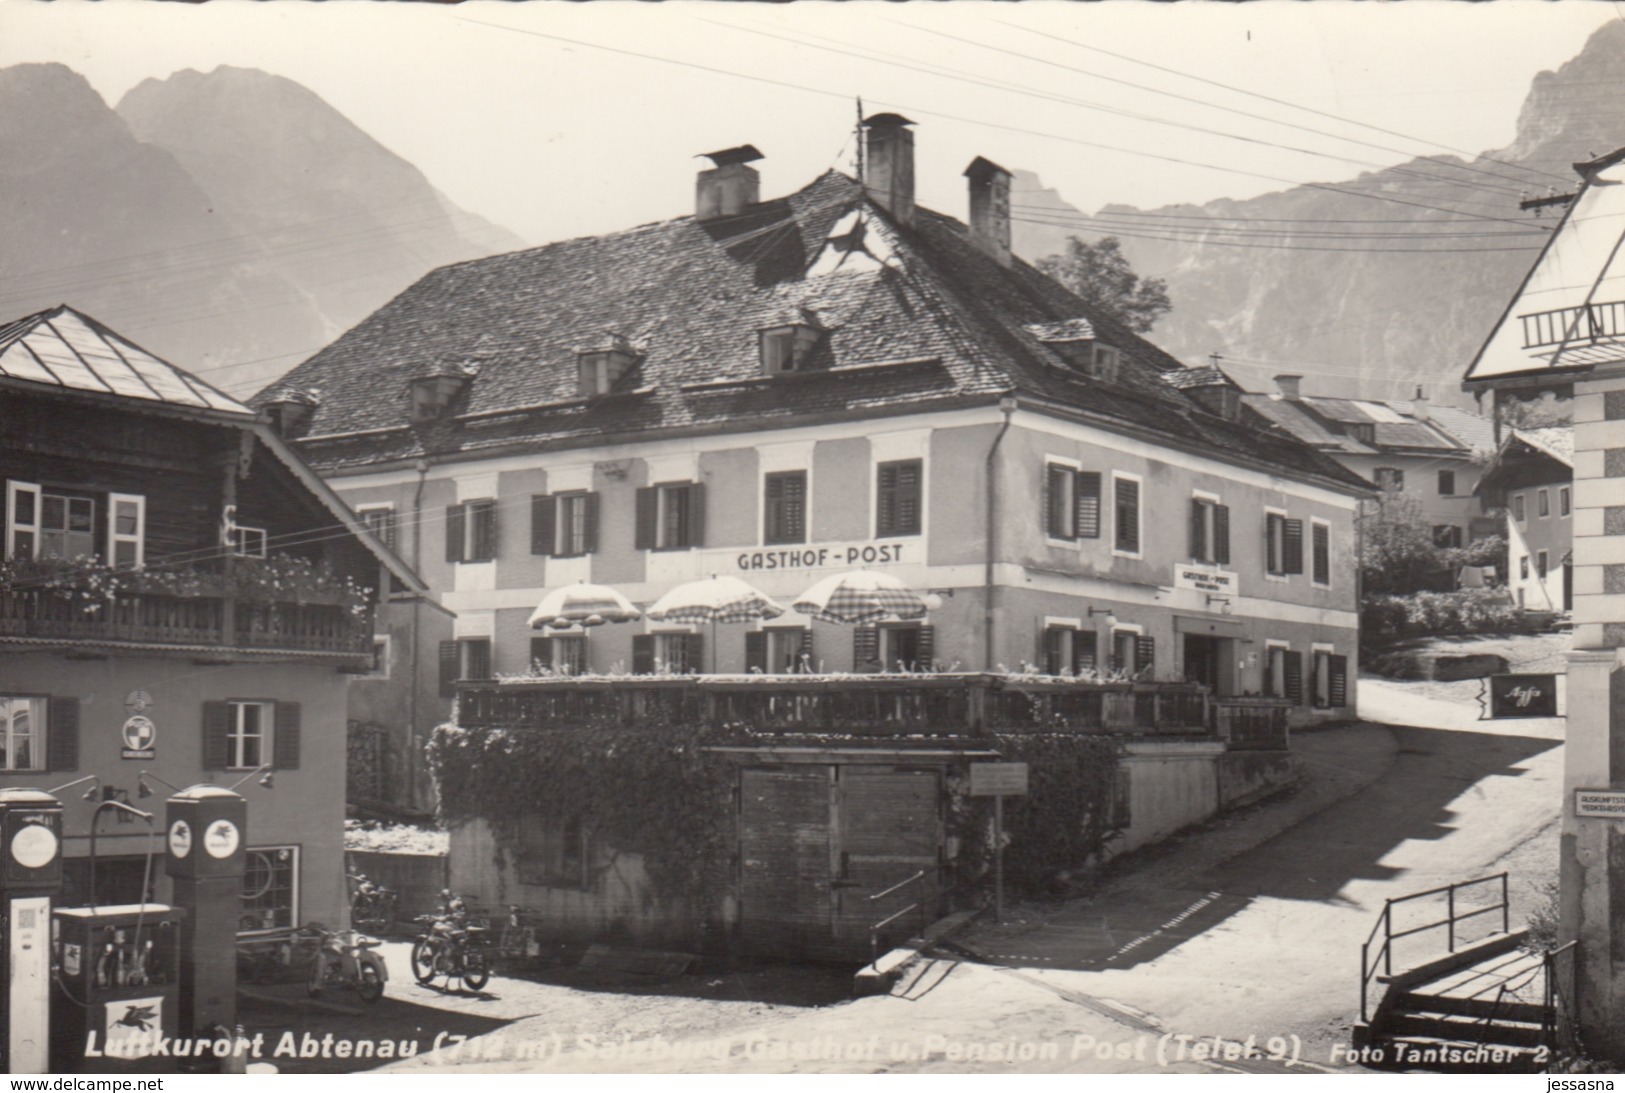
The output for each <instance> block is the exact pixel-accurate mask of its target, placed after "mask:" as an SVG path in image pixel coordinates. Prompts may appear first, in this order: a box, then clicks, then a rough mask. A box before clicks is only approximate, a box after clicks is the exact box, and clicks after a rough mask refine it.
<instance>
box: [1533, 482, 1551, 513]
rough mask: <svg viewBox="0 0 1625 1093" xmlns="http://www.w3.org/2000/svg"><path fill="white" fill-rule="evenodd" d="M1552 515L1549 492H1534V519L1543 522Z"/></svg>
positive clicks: (1544, 490)
mask: <svg viewBox="0 0 1625 1093" xmlns="http://www.w3.org/2000/svg"><path fill="white" fill-rule="evenodd" d="M1551 515H1552V495H1551V492H1550V491H1549V490H1546V489H1538V490H1536V491H1535V519H1537V520H1545V519H1547V518H1548V517H1550V516H1551Z"/></svg>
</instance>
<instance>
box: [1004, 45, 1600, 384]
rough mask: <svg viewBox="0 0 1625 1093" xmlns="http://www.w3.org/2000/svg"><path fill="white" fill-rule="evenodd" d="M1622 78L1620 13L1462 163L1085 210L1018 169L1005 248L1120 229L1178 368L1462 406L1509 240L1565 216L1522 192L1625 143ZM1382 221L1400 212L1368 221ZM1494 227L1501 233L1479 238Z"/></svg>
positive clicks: (1500, 290)
mask: <svg viewBox="0 0 1625 1093" xmlns="http://www.w3.org/2000/svg"><path fill="white" fill-rule="evenodd" d="M1622 83H1625V22H1619V21H1616V22H1613V23H1609V24H1606V25H1604V26H1603V27H1602V28H1600V29H1599V30H1598V31H1597V32H1596V33H1595V34H1593V35H1592V37H1591V38H1590V39H1589V40H1588V41H1587V43H1586V46H1585V48H1584V49H1583V50H1582V51H1581V52H1580V53H1579V55H1577V56H1576V57H1575V58H1574V59H1573V60H1571V61H1569V62H1567V63H1566V64H1564V65H1563V66H1562V67H1561V68H1559V69H1558V70H1557V71H1556V72H1543V73H1541V74H1540V75H1539V76H1537V77H1536V78H1535V80H1534V82H1533V85H1532V87H1531V89H1530V92H1529V95H1528V97H1527V98H1526V99H1525V102H1524V106H1523V109H1522V111H1521V113H1520V115H1519V118H1518V127H1517V135H1516V137H1515V138H1514V140H1513V142H1512V143H1511V144H1510V145H1509V146H1508V147H1506V148H1504V149H1500V150H1498V151H1492V152H1486V153H1484V154H1482V155H1480V156H1478V157H1477V158H1476V159H1474V160H1471V161H1468V160H1465V159H1464V158H1462V157H1459V156H1450V155H1441V156H1429V157H1426V158H1420V159H1415V160H1412V161H1410V162H1408V163H1405V164H1402V165H1400V166H1398V167H1393V168H1389V169H1387V170H1383V171H1376V172H1370V173H1366V174H1361V175H1359V176H1358V177H1356V178H1353V179H1350V180H1348V181H1344V182H1336V183H1328V184H1325V185H1323V186H1298V187H1294V188H1292V189H1288V190H1283V191H1280V192H1277V193H1269V194H1263V195H1261V196H1259V197H1254V198H1250V199H1248V200H1244V201H1231V200H1219V201H1211V202H1208V203H1207V204H1205V205H1176V206H1164V207H1161V208H1157V209H1152V210H1140V209H1137V208H1134V207H1132V206H1126V205H1109V206H1106V207H1104V208H1102V209H1101V210H1100V211H1099V212H1098V213H1096V214H1095V215H1093V216H1088V215H1085V214H1083V213H1081V212H1079V211H1078V210H1077V209H1076V208H1075V207H1073V206H1071V205H1069V204H1068V203H1067V202H1066V201H1065V200H1064V199H1063V198H1062V197H1061V196H1060V194H1059V193H1058V192H1057V191H1056V189H1052V188H1050V187H1048V186H1046V185H1045V183H1044V182H1043V181H1042V180H1040V179H1039V178H1038V177H1037V176H1035V175H1032V174H1030V173H1023V172H1018V173H1017V177H1016V179H1015V183H1014V189H1015V191H1016V196H1015V198H1014V201H1015V204H1016V205H1017V207H1018V208H1019V209H1020V213H1019V215H1020V216H1022V217H1023V218H1024V219H1023V220H1019V221H1017V222H1016V224H1015V226H1014V227H1015V231H1014V237H1015V238H1014V244H1015V248H1016V250H1017V252H1018V253H1020V254H1021V255H1022V256H1023V257H1025V258H1027V259H1029V260H1032V259H1035V258H1038V257H1040V256H1042V255H1047V254H1054V253H1058V252H1060V251H1061V250H1062V248H1063V247H1064V244H1065V241H1066V238H1067V236H1068V235H1070V234H1073V233H1076V232H1079V231H1080V229H1086V230H1087V232H1086V233H1085V234H1083V238H1085V239H1095V238H1098V237H1099V234H1101V233H1105V234H1118V235H1119V238H1120V239H1121V242H1122V248H1123V253H1124V254H1125V255H1126V256H1127V257H1128V259H1129V261H1130V263H1131V264H1132V265H1133V266H1134V269H1135V270H1136V271H1137V272H1139V273H1141V274H1142V275H1146V276H1155V277H1162V278H1164V279H1165V280H1166V281H1167V282H1168V294H1169V296H1170V298H1171V299H1172V301H1173V305H1174V307H1173V311H1172V312H1170V313H1169V314H1168V315H1167V316H1166V317H1165V318H1163V319H1162V320H1161V321H1160V322H1159V323H1158V324H1157V327H1156V329H1155V330H1154V331H1153V332H1152V334H1151V337H1152V339H1153V340H1154V341H1156V342H1158V343H1159V344H1160V345H1162V346H1163V347H1164V348H1166V349H1167V350H1168V351H1169V352H1171V353H1173V354H1174V355H1175V356H1177V357H1180V358H1181V359H1183V360H1185V361H1187V362H1190V363H1194V362H1196V361H1198V360H1201V359H1203V358H1206V357H1207V356H1208V355H1209V354H1210V353H1213V352H1218V353H1220V354H1222V355H1223V356H1224V358H1225V362H1226V367H1227V368H1228V369H1229V370H1230V371H1231V372H1232V374H1234V375H1235V376H1236V378H1237V379H1239V380H1240V381H1242V382H1243V383H1244V384H1245V385H1246V386H1248V387H1251V388H1254V389H1268V388H1269V377H1270V376H1271V375H1273V374H1275V373H1279V372H1298V373H1301V374H1303V375H1304V376H1306V377H1307V379H1306V381H1305V390H1306V391H1307V392H1310V393H1319V394H1332V395H1354V394H1363V395H1366V396H1369V397H1376V398H1396V397H1398V398H1408V397H1409V396H1410V395H1411V393H1412V390H1413V388H1414V386H1415V385H1416V384H1418V383H1419V384H1421V385H1422V386H1424V387H1427V388H1429V389H1430V393H1431V394H1432V396H1433V397H1434V398H1435V399H1438V400H1442V401H1452V402H1457V403H1461V404H1469V400H1467V398H1466V396H1464V395H1463V394H1462V393H1461V391H1460V388H1459V382H1460V377H1461V374H1462V372H1463V371H1464V370H1465V368H1466V366H1467V364H1468V363H1469V362H1470V361H1471V359H1472V357H1473V354H1474V353H1476V352H1477V350H1478V348H1479V345H1480V344H1481V343H1482V342H1483V340H1484V338H1485V337H1486V336H1487V335H1488V333H1489V330H1490V328H1491V326H1493V325H1494V323H1495V321H1496V319H1497V318H1498V317H1499V315H1500V313H1501V310H1502V309H1503V308H1504V307H1505V306H1506V303H1507V300H1508V299H1510V298H1511V296H1512V294H1513V293H1514V292H1515V291H1516V290H1517V288H1518V285H1519V283H1520V282H1521V280H1522V278H1523V276H1524V274H1525V273H1526V272H1527V271H1528V269H1529V267H1530V266H1531V265H1532V264H1533V262H1534V260H1535V257H1536V255H1537V254H1538V251H1537V250H1536V249H1510V248H1537V247H1539V246H1540V245H1541V243H1542V242H1543V238H1544V232H1542V231H1539V230H1533V231H1531V230H1529V229H1530V228H1536V229H1538V228H1540V227H1550V226H1551V225H1552V224H1554V223H1555V222H1556V220H1557V217H1558V216H1559V215H1560V214H1561V211H1562V210H1561V208H1554V209H1551V210H1548V211H1546V212H1545V213H1544V215H1543V216H1542V217H1541V218H1539V219H1536V218H1534V217H1533V216H1532V215H1531V214H1530V213H1525V212H1519V210H1518V201H1519V198H1520V196H1521V193H1520V191H1521V190H1527V191H1528V196H1531V197H1539V196H1543V195H1545V194H1546V192H1547V189H1548V186H1551V187H1557V188H1558V189H1559V190H1562V191H1565V192H1567V191H1572V190H1573V188H1574V186H1575V185H1576V184H1577V183H1578V180H1577V179H1576V177H1575V175H1574V173H1573V170H1572V168H1571V166H1570V165H1571V164H1573V163H1575V162H1579V161H1582V160H1586V159H1590V158H1592V157H1593V156H1596V155H1600V154H1602V153H1604V152H1607V151H1610V150H1612V149H1614V148H1617V147H1619V146H1620V145H1622V144H1625V95H1619V94H1615V93H1606V92H1605V90H1604V89H1606V88H1615V89H1617V88H1618V87H1619V86H1620V85H1621V84H1622ZM1325 127H1327V128H1332V129H1337V130H1340V131H1344V132H1352V127H1348V126H1339V125H1337V124H1336V123H1333V122H1327V123H1325ZM1365 135H1370V134H1365ZM1520 168H1526V169H1520ZM1534 171H1540V172H1549V173H1550V174H1535V173H1533V172H1534ZM1477 172H1489V174H1482V173H1477ZM1492 175H1493V176H1499V177H1491V176H1492ZM1554 175H1555V176H1559V177H1551V176H1554ZM1513 180H1522V181H1513ZM1051 181H1052V182H1056V183H1057V185H1058V187H1059V188H1060V189H1062V190H1064V189H1065V185H1066V183H1065V180H1064V179H1062V180H1051ZM1452 181H1462V182H1471V183H1472V184H1473V185H1474V186H1475V187H1477V186H1483V187H1488V188H1489V189H1480V188H1464V187H1462V186H1459V185H1453V184H1452ZM1361 195H1380V196H1379V198H1378V199H1376V200H1373V198H1372V197H1369V196H1361ZM1384 198H1385V199H1387V200H1383V199H1384ZM1427 206H1437V207H1438V208H1428V207H1427ZM1469 214H1476V217H1475V216H1474V215H1469ZM1479 217H1490V218H1494V219H1479ZM1394 220H1407V221H1414V223H1410V224H1402V223H1373V221H1394ZM1033 221H1041V222H1042V223H1034V222H1033ZM1361 221H1364V222H1365V223H1360V222H1361ZM1264 230H1270V231H1285V230H1291V231H1293V232H1294V233H1295V234H1293V235H1291V236H1282V235H1268V234H1261V232H1262V231H1264ZM1308 232H1316V233H1322V234H1318V235H1310V234H1306V233H1308ZM1501 232H1508V233H1513V234H1509V235H1507V236H1504V237H1501V238H1496V237H1495V235H1494V234H1491V233H1501ZM1136 233H1137V234H1136ZM1342 233H1370V234H1371V235H1372V236H1374V237H1375V238H1370V239H1358V238H1355V237H1352V236H1350V235H1348V234H1342ZM1424 233H1426V235H1427V237H1426V238H1423V235H1424ZM1144 236H1160V237H1162V238H1145V237H1144ZM1242 244H1245V245H1242ZM1317 248H1318V249H1317ZM1503 248H1508V249H1503Z"/></svg>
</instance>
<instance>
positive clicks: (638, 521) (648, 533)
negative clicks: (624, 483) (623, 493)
mask: <svg viewBox="0 0 1625 1093" xmlns="http://www.w3.org/2000/svg"><path fill="white" fill-rule="evenodd" d="M633 505H634V512H635V519H634V521H633V524H632V549H633V550H653V549H655V547H656V546H658V545H659V542H660V541H659V538H658V532H657V531H656V521H657V520H658V519H659V514H660V490H659V488H658V487H656V486H645V487H643V488H642V489H640V490H638V491H637V493H636V495H635V496H634V499H633Z"/></svg>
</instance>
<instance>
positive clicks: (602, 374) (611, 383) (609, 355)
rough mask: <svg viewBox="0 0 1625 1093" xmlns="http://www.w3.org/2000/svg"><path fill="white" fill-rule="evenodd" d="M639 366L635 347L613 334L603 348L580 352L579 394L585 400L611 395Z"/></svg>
mask: <svg viewBox="0 0 1625 1093" xmlns="http://www.w3.org/2000/svg"><path fill="white" fill-rule="evenodd" d="M637 363H638V354H637V351H636V350H635V349H633V347H632V343H631V342H629V341H627V340H626V339H625V338H623V337H621V335H619V334H610V335H609V336H608V337H607V338H606V339H605V340H604V342H603V343H602V344H600V345H597V346H593V347H591V348H588V349H578V350H576V387H577V390H578V391H579V392H580V394H581V397H582V398H592V397H593V396H594V395H604V394H608V393H609V392H610V391H613V390H614V389H615V385H616V384H618V383H620V382H621V379H622V378H623V377H624V376H626V375H627V373H629V372H631V371H632V370H633V369H634V368H636V367H637Z"/></svg>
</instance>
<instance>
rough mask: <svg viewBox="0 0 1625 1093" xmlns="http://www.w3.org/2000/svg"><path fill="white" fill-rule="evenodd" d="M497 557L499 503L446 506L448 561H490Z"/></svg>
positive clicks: (472, 502) (470, 503) (487, 502)
mask: <svg viewBox="0 0 1625 1093" xmlns="http://www.w3.org/2000/svg"><path fill="white" fill-rule="evenodd" d="M496 556H497V503H496V502H495V501H490V500H485V501H466V502H464V503H463V504H461V505H448V506H447V507H446V561H448V562H489V561H490V560H491V559H493V558H495V557H496Z"/></svg>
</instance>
